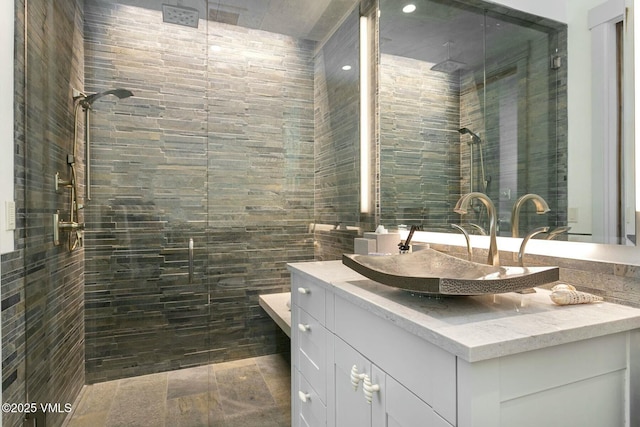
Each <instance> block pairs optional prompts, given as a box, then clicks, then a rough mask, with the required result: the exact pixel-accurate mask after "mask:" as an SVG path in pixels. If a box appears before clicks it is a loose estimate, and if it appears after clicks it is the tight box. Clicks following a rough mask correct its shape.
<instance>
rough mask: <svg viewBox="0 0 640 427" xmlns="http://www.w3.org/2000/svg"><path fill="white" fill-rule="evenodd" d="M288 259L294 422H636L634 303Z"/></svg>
mask: <svg viewBox="0 0 640 427" xmlns="http://www.w3.org/2000/svg"><path fill="white" fill-rule="evenodd" d="M289 268H290V270H291V272H292V411H293V413H292V415H293V416H292V420H293V425H294V426H310V427H315V426H336V427H343V426H344V427H352V426H389V427H392V426H438V427H440V426H441V427H446V426H460V427H467V426H476V427H477V426H486V427H496V426H518V427H520V426H536V427H538V426H562V427H568V426H576V427H578V426H579V427H585V426H594V427H601V426H629V427H631V426H637V425H640V424H639V423H638V419H637V417H638V413H637V412H636V410H635V408H634V407H638V406H639V403H640V402H638V391H637V387H638V384H639V381H638V372H640V369H639V367H638V366H637V364H638V362H637V361H638V352H639V351H640V333H639V332H638V331H639V329H638V328H640V310H638V309H634V308H630V307H625V306H619V305H615V304H608V303H602V304H597V305H591V306H586V305H583V306H570V307H560V306H556V305H554V304H553V303H552V302H551V300H550V299H549V298H548V291H545V290H538V292H537V293H536V294H526V295H520V294H504V295H500V296H496V297H466V298H452V299H430V298H421V297H416V296H412V295H409V294H408V293H406V292H404V291H400V290H397V289H393V288H389V287H386V286H383V285H380V284H377V283H375V282H372V281H370V280H368V279H365V278H363V277H362V276H360V275H359V274H357V273H355V272H353V271H352V270H350V269H348V268H346V267H344V266H343V265H342V264H341V263H340V262H339V261H331V262H313V263H296V264H290V266H289ZM532 331H535V333H532ZM354 383H355V386H356V390H354ZM367 398H369V399H370V400H371V402H370V403H369V402H368V400H367ZM631 402H635V404H632V403H631Z"/></svg>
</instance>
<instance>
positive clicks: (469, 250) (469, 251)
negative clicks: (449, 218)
mask: <svg viewBox="0 0 640 427" xmlns="http://www.w3.org/2000/svg"><path fill="white" fill-rule="evenodd" d="M451 228H455V229H456V230H458V231H459V232H461V233H462V235H463V236H464V240H465V241H466V242H467V258H468V259H469V261H471V260H472V259H473V248H472V247H471V239H470V238H469V233H468V232H467V230H465V229H464V228H462V227H460V226H459V225H458V224H451Z"/></svg>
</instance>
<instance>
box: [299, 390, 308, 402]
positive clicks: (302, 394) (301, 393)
mask: <svg viewBox="0 0 640 427" xmlns="http://www.w3.org/2000/svg"><path fill="white" fill-rule="evenodd" d="M298 397H299V398H300V401H301V402H308V401H309V400H311V395H310V394H309V393H305V392H304V391H299V392H298Z"/></svg>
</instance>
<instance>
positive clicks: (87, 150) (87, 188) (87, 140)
mask: <svg viewBox="0 0 640 427" xmlns="http://www.w3.org/2000/svg"><path fill="white" fill-rule="evenodd" d="M90 110H91V107H90V106H89V105H87V106H85V107H84V123H85V127H84V129H85V130H84V192H85V197H86V199H87V201H89V200H91V137H90V133H91V131H90V129H91V128H90V126H89V111H90Z"/></svg>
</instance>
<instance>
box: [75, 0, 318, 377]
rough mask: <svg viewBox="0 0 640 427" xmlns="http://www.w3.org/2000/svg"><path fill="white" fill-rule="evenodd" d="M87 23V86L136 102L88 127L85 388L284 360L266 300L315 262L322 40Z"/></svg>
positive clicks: (88, 11)
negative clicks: (316, 104)
mask: <svg viewBox="0 0 640 427" xmlns="http://www.w3.org/2000/svg"><path fill="white" fill-rule="evenodd" d="M123 3H126V2H123ZM85 18H86V19H85V40H86V50H85V61H86V62H85V63H86V88H87V90H89V91H100V90H104V89H107V88H112V87H125V88H128V89H130V90H132V91H133V92H134V94H135V97H133V98H129V99H125V100H120V101H116V100H115V99H106V98H105V99H104V100H100V101H98V102H96V104H94V111H93V112H92V117H91V119H92V125H91V129H92V141H93V142H92V147H93V155H92V157H93V170H94V181H93V182H94V185H93V187H92V189H93V199H92V201H91V202H90V203H88V207H87V208H86V211H87V227H88V231H87V233H86V247H87V248H86V251H85V253H86V303H87V308H86V337H87V338H86V370H87V381H88V382H89V383H93V382H99V381H104V380H110V379H116V378H121V377H126V376H131V375H140V374H147V373H152V372H159V371H164V370H169V369H176V368H181V367H185V366H194V365H199V364H203V363H208V362H209V360H210V361H212V362H218V361H225V360H232V359H239V358H244V357H248V356H256V355H262V354H268V353H273V352H276V351H285V350H286V349H287V348H288V341H287V339H286V336H285V335H284V334H282V333H281V332H280V331H279V329H278V328H277V327H276V326H275V324H274V323H273V322H272V321H271V319H270V318H268V316H267V315H266V314H265V313H264V312H263V310H262V309H261V308H260V307H259V306H258V295H259V294H261V293H269V292H281V291H285V290H286V289H288V284H289V282H288V273H287V271H286V268H285V264H286V263H287V262H290V261H296V260H298V261H299V260H305V259H313V244H312V235H311V234H310V232H309V223H310V222H311V221H312V212H313V131H314V128H313V124H314V123H313V48H314V46H313V44H312V43H311V42H306V41H300V40H296V39H292V38H290V37H286V36H282V35H277V34H272V33H266V32H261V31H257V30H248V29H244V28H241V27H237V26H232V25H226V24H221V23H217V22H215V21H211V20H210V21H208V22H205V21H201V22H200V27H199V28H198V29H195V28H188V27H181V26H178V25H173V24H163V23H162V15H161V12H160V11H159V10H150V9H142V8H138V7H132V6H127V5H126V4H121V3H119V2H117V1H98V0H88V1H86V2H85ZM189 238H193V239H194V243H195V251H194V252H195V271H194V276H193V283H189V280H188V263H187V246H188V241H189Z"/></svg>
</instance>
